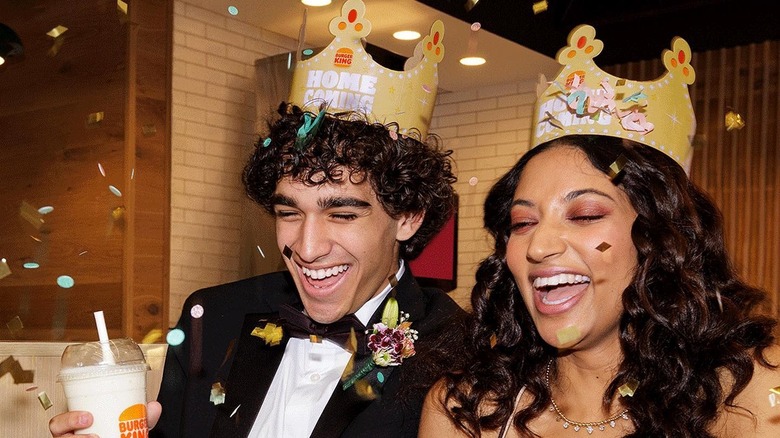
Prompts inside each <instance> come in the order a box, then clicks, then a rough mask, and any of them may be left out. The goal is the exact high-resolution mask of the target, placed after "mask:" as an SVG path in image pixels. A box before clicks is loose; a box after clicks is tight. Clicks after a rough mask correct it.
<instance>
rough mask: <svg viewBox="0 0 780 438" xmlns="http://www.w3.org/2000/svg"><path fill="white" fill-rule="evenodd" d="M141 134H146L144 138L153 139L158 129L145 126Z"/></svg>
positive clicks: (152, 126)
mask: <svg viewBox="0 0 780 438" xmlns="http://www.w3.org/2000/svg"><path fill="white" fill-rule="evenodd" d="M141 132H142V133H143V134H144V137H151V136H153V135H154V134H157V127H155V126H154V125H151V124H150V125H144V126H142V127H141Z"/></svg>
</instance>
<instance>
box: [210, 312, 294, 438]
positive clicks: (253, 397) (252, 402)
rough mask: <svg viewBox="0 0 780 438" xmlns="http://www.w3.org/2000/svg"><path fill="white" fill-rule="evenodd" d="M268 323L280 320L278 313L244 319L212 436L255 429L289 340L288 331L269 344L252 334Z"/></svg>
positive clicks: (234, 433)
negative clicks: (275, 341)
mask: <svg viewBox="0 0 780 438" xmlns="http://www.w3.org/2000/svg"><path fill="white" fill-rule="evenodd" d="M268 323H274V324H276V325H280V324H281V323H280V322H279V319H278V315H277V314H276V313H271V314H249V315H247V316H246V318H245V319H244V326H243V328H242V330H241V338H240V339H239V343H238V349H237V351H236V358H235V360H234V361H233V366H232V367H231V369H230V374H229V376H228V378H227V382H226V383H225V403H223V404H221V405H219V406H218V410H219V413H218V414H217V421H215V423H214V428H213V429H212V436H239V437H245V436H247V435H248V434H249V431H250V430H251V429H252V425H253V424H254V422H255V418H256V417H257V414H258V413H259V412H260V406H261V405H262V404H263V400H264V399H265V396H266V394H267V393H268V388H270V386H271V382H272V381H273V379H274V375H275V374H276V370H277V369H278V368H279V363H281V361H282V356H284V350H285V347H286V346H287V341H288V340H289V338H288V337H287V336H286V334H285V336H284V337H283V338H282V340H281V342H280V343H279V344H277V345H269V344H268V343H267V342H266V341H265V340H263V339H261V338H260V337H257V336H252V334H251V333H252V330H253V329H254V328H255V327H259V328H262V327H265V325H266V324H268Z"/></svg>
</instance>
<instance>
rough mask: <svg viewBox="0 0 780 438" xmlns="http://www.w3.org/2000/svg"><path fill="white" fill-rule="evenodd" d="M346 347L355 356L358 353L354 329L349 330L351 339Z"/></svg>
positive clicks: (348, 339)
mask: <svg viewBox="0 0 780 438" xmlns="http://www.w3.org/2000/svg"><path fill="white" fill-rule="evenodd" d="M345 347H346V348H345V349H346V350H347V351H349V352H350V353H353V354H354V353H355V352H356V351H357V347H358V345H357V334H355V328H354V327H350V328H349V338H347V345H345Z"/></svg>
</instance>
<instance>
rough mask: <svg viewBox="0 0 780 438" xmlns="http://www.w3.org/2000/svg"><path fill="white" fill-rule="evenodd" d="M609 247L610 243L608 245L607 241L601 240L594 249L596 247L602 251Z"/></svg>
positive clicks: (610, 246)
mask: <svg viewBox="0 0 780 438" xmlns="http://www.w3.org/2000/svg"><path fill="white" fill-rule="evenodd" d="M610 248H612V245H610V244H609V243H607V242H601V243H600V244H599V246H597V247H596V249H597V250H599V251H601V252H604V251H606V250H608V249H610Z"/></svg>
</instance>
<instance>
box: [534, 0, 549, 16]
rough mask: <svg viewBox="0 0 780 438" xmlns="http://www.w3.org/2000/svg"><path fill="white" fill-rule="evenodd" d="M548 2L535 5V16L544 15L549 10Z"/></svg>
mask: <svg viewBox="0 0 780 438" xmlns="http://www.w3.org/2000/svg"><path fill="white" fill-rule="evenodd" d="M547 6H548V5H547V0H542V1H540V2H536V3H534V15H536V14H539V13H542V12H544V11H546V10H547Z"/></svg>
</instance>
